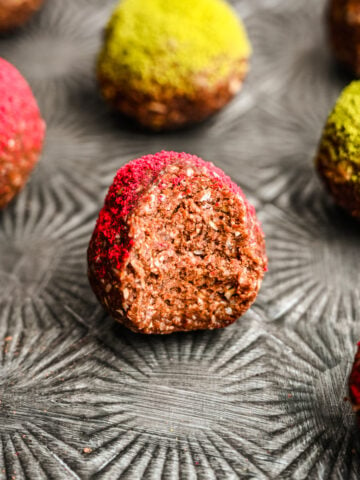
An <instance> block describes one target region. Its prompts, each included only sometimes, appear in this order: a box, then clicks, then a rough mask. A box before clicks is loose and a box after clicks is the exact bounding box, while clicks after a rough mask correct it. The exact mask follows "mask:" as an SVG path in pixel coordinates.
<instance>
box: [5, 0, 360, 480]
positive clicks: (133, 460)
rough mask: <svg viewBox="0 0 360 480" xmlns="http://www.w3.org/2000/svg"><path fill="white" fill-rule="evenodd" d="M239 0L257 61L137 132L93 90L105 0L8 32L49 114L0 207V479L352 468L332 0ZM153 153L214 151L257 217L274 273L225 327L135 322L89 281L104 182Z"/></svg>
mask: <svg viewBox="0 0 360 480" xmlns="http://www.w3.org/2000/svg"><path fill="white" fill-rule="evenodd" d="M144 1H145V0H144ZM233 4H234V7H235V8H236V9H237V10H238V12H239V14H240V15H241V16H242V17H243V18H244V21H245V24H246V26H247V28H248V31H249V35H250V37H251V41H252V44H253V47H254V55H253V59H252V70H251V74H250V75H249V77H248V79H247V81H246V84H245V86H244V89H243V91H242V92H241V94H240V95H239V96H238V97H237V98H236V99H235V100H234V101H233V102H232V103H231V104H230V105H229V106H228V107H227V108H226V109H225V110H223V111H222V112H221V113H220V114H219V115H217V116H215V117H213V118H212V119H210V120H209V121H207V122H206V123H204V124H202V125H200V126H199V127H197V128H194V129H192V130H187V131H182V132H178V133H175V134H157V135H153V134H148V133H144V132H143V131H141V130H136V129H134V128H133V127H130V126H129V125H128V122H126V121H125V120H123V119H119V118H118V117H116V116H114V115H112V114H111V113H109V111H108V110H107V108H106V106H105V105H104V104H103V102H102V100H101V99H100V98H99V95H98V92H97V88H96V83H95V80H94V63H95V57H96V52H97V51H98V49H99V46H100V43H101V35H102V31H103V27H104V25H105V23H106V21H107V19H108V17H109V15H110V12H111V10H112V8H113V6H114V1H113V0H104V1H99V0H76V1H74V0H61V1H60V0H48V1H47V2H46V4H45V6H44V8H43V10H42V11H41V13H40V14H38V15H37V16H36V17H35V18H34V19H33V20H32V21H31V22H30V23H29V24H28V25H27V26H26V27H25V28H24V29H22V30H20V31H17V32H14V33H13V34H11V35H8V36H3V37H1V38H0V55H1V56H3V57H5V58H6V59H8V60H10V61H11V62H13V63H14V64H15V65H16V66H17V67H18V68H19V69H20V70H21V71H22V72H23V74H24V75H25V76H26V77H27V78H28V80H29V82H30V83H31V86H32V87H33V89H34V92H35V94H36V96H37V98H38V101H39V104H40V107H41V110H42V113H43V116H44V117H45V119H46V121H47V126H48V129H47V139H46V146H45V150H44V153H43V156H42V158H41V161H40V163H39V165H38V167H37V168H36V171H35V172H34V174H33V175H32V177H31V181H30V182H29V183H28V185H27V187H26V188H25V190H24V191H23V192H22V193H21V195H19V196H18V197H17V199H16V200H15V201H14V202H12V204H11V205H10V206H9V207H8V208H7V209H5V210H4V211H3V212H1V214H0V344H1V345H0V346H1V348H0V478H1V479H2V478H4V479H5V478H7V479H11V478H16V479H22V478H28V479H47V478H51V479H72V478H74V479H78V478H81V479H90V478H94V479H115V478H121V479H140V478H144V479H146V480H148V479H149V480H150V479H153V480H155V479H171V480H177V479H178V480H180V479H204V480H205V479H206V480H207V479H209V480H213V479H218V478H219V479H237V478H241V479H267V478H269V479H282V478H284V479H287V478H294V479H305V478H316V479H318V478H321V479H330V478H341V479H342V478H344V479H357V478H359V477H360V466H359V458H360V456H359V453H360V447H359V438H358V437H360V435H358V434H357V427H356V419H355V418H354V415H353V413H352V411H351V407H350V405H349V403H348V402H345V401H344V397H345V396H346V395H347V377H348V374H349V370H350V368H351V363H352V360H353V355H354V351H355V344H356V342H357V340H359V339H360V309H359V306H360V293H359V283H360V255H359V245H360V226H359V224H356V223H355V222H353V221H351V220H350V219H348V218H347V217H345V215H344V214H343V213H342V212H341V211H340V210H338V209H337V208H336V207H335V206H334V205H333V203H332V201H331V199H329V198H328V196H327V195H326V194H325V193H324V190H323V188H322V187H321V185H320V183H319V182H318V180H317V178H316V175H315V173H314V168H313V165H312V162H313V157H314V153H315V151H316V146H317V143H318V140H319V136H320V134H321V130H322V127H323V124H324V122H325V119H326V116H327V113H328V111H329V109H330V108H331V106H332V105H333V102H334V101H335V99H336V97H337V95H338V94H339V92H340V90H341V89H342V87H343V86H344V85H346V83H347V82H348V81H349V78H347V77H346V76H345V75H344V74H343V73H342V72H341V71H340V70H339V69H337V68H336V66H335V64H334V63H333V60H332V58H331V55H330V53H329V51H328V48H327V42H326V36H325V29H324V16H323V15H324V8H325V1H324V0H239V1H234V2H233ZM161 149H166V150H170V149H173V150H179V151H187V152H190V153H194V154H198V155H200V156H201V157H203V158H205V159H206V160H209V161H213V162H215V163H216V164H218V165H219V166H220V167H221V168H223V169H224V170H225V171H226V172H227V173H229V174H230V175H231V176H232V177H233V179H234V180H235V181H237V182H238V183H239V184H240V185H241V186H242V187H243V188H244V190H245V192H246V194H247V195H248V196H249V198H250V199H251V200H252V202H253V203H254V205H255V206H256V208H257V210H258V212H259V216H260V218H261V220H262V223H263V226H264V230H265V233H266V236H267V250H268V255H269V260H270V268H269V272H268V274H267V276H266V280H265V282H264V284H263V288H262V290H261V294H260V295H259V297H258V300H257V302H256V303H255V305H254V306H253V308H252V309H251V310H250V312H249V313H248V314H247V315H245V317H243V318H242V319H240V320H239V321H238V322H237V323H236V324H234V325H233V326H231V327H229V328H227V329H225V330H221V331H215V332H197V333H190V334H175V335H171V336H169V337H147V336H142V335H135V334H133V333H131V332H129V331H127V330H125V329H123V328H122V327H120V326H119V325H117V324H115V323H114V322H113V321H112V320H111V319H109V318H108V317H107V316H106V315H105V313H104V312H103V311H102V309H101V308H100V307H99V306H98V304H97V302H96V300H95V298H94V295H93V294H92V292H91V290H90V288H89V285H88V281H87V277H86V248H87V244H88V241H89V237H90V235H91V232H92V229H93V227H94V223H95V219H96V216H97V212H98V210H99V209H100V207H101V204H102V201H103V198H104V195H105V192H106V189H107V187H108V185H109V184H110V183H111V180H112V178H113V176H114V174H115V172H116V170H117V169H118V168H119V167H121V165H123V164H124V163H125V162H127V161H128V160H130V159H132V158H135V157H137V156H139V155H142V154H145V153H151V152H156V151H159V150H161Z"/></svg>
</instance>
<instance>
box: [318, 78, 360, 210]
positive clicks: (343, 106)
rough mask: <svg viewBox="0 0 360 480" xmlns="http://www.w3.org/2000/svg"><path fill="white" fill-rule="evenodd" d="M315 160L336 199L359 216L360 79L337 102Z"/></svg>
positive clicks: (344, 91) (345, 90)
mask: <svg viewBox="0 0 360 480" xmlns="http://www.w3.org/2000/svg"><path fill="white" fill-rule="evenodd" d="M315 163H316V167H317V170H318V172H319V174H320V176H321V178H322V180H323V181H324V183H325V185H326V187H327V189H328V190H329V191H330V193H331V194H332V196H333V197H334V199H335V202H336V203H337V204H338V205H340V206H341V207H343V208H344V209H345V210H347V211H348V212H349V213H350V214H351V215H352V216H354V217H357V218H360V81H354V82H352V83H351V84H350V85H349V86H348V87H346V88H345V89H344V90H343V92H342V94H341V95H340V97H339V99H338V101H337V102H336V104H335V107H334V109H333V111H332V112H331V114H330V116H329V118H328V120H327V123H326V125H325V129H324V132H323V135H322V139H321V143H320V147H319V152H318V155H317V158H316V160H315Z"/></svg>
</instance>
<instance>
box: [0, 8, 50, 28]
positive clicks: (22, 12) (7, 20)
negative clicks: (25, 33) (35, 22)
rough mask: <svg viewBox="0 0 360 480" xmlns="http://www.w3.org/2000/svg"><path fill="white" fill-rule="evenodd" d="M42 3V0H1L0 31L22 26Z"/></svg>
mask: <svg viewBox="0 0 360 480" xmlns="http://www.w3.org/2000/svg"><path fill="white" fill-rule="evenodd" d="M43 3H44V0H1V1H0V32H6V31H9V30H13V29H14V28H17V27H20V26H22V25H23V24H24V23H26V22H27V21H28V20H29V19H30V18H31V17H32V15H33V14H34V13H35V12H36V11H37V10H39V8H40V7H41V5H42V4H43Z"/></svg>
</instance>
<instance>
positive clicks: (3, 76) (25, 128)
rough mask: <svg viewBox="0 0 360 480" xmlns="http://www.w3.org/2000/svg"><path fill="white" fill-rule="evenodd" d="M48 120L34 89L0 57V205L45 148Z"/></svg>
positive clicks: (6, 200)
mask: <svg viewBox="0 0 360 480" xmlns="http://www.w3.org/2000/svg"><path fill="white" fill-rule="evenodd" d="M44 133H45V123H44V121H43V120H42V118H41V116H40V112H39V108H38V106H37V103H36V100H35V98H34V96H33V94H32V92H31V89H30V87H29V85H28V83H27V82H26V80H25V79H24V77H23V76H22V75H21V74H20V72H19V71H18V70H17V69H16V68H15V67H14V66H13V65H11V64H10V63H8V62H6V61H5V60H3V59H1V58H0V208H2V207H4V206H5V205H6V204H7V203H8V202H9V201H10V200H11V199H12V198H13V197H14V195H15V194H16V193H17V192H18V191H19V190H20V189H21V188H22V187H23V186H24V184H25V182H26V181H27V179H28V176H29V174H30V172H31V171H32V169H33V168H34V166H35V164H36V162H37V160H38V157H39V153H40V151H41V148H42V144H43V139H44Z"/></svg>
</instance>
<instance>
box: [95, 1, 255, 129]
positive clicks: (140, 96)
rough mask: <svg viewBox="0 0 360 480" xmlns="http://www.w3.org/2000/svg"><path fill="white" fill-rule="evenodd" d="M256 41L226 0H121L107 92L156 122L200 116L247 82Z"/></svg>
mask: <svg viewBox="0 0 360 480" xmlns="http://www.w3.org/2000/svg"><path fill="white" fill-rule="evenodd" d="M250 54H251V47H250V43H249V40H248V38H247V34H246V31H245V28H244V26H243V24H242V22H241V20H240V19H238V18H237V16H236V14H235V12H234V11H233V10H232V9H231V7H230V6H229V5H228V4H227V3H226V2H225V1H224V0H196V2H193V1H192V0H172V1H171V2H169V1H168V0H146V2H144V1H142V0H122V1H121V2H120V3H119V6H118V7H117V8H116V9H115V11H114V13H113V15H112V17H111V19H110V21H109V24H108V26H107V29H106V34H105V40H104V45H103V47H102V50H101V52H100V55H99V59H98V66H97V77H98V82H99V85H100V89H101V92H102V95H103V97H104V98H105V99H106V100H107V102H108V103H109V104H110V105H111V106H112V107H113V108H114V109H115V110H118V111H120V112H121V113H123V114H125V115H127V116H129V117H131V118H133V119H136V120H137V122H138V123H139V124H141V125H142V126H144V127H147V128H149V129H152V130H172V129H176V128H181V127H184V126H186V125H191V124H194V123H197V122H200V121H202V120H204V119H205V118H207V117H208V116H209V115H211V114H213V113H215V112H216V111H218V110H219V109H221V108H222V107H223V106H224V105H225V104H226V103H228V102H229V100H230V99H231V98H232V97H233V96H234V95H235V94H236V93H237V92H238V91H239V90H240V88H241V86H242V83H243V80H244V77H245V76H246V73H247V71H248V60H249V57H250Z"/></svg>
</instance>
